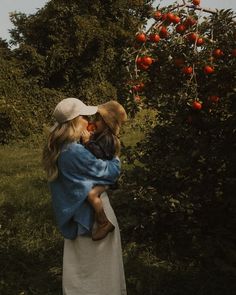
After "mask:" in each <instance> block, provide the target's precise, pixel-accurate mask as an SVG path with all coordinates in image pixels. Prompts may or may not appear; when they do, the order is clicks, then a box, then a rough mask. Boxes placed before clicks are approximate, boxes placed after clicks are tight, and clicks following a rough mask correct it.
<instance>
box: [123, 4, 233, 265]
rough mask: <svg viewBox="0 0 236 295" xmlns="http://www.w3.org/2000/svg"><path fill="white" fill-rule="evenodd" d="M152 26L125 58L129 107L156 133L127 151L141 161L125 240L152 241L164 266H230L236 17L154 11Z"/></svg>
mask: <svg viewBox="0 0 236 295" xmlns="http://www.w3.org/2000/svg"><path fill="white" fill-rule="evenodd" d="M150 19H151V20H152V25H151V26H150V27H149V28H148V29H145V27H141V28H140V30H139V31H138V32H137V34H136V35H135V36H133V40H134V42H133V45H132V46H131V47H129V48H128V49H127V51H126V53H125V59H126V62H127V71H128V79H127V84H126V86H125V87H126V90H127V96H128V99H127V106H128V107H129V108H130V110H131V112H135V111H136V110H138V109H140V108H143V107H148V108H151V109H155V110H156V111H157V117H156V126H155V127H154V128H150V132H149V133H148V134H147V136H146V138H145V139H144V140H143V141H142V142H140V143H139V144H138V145H137V146H136V150H135V151H134V150H133V151H132V152H131V153H128V154H127V161H129V162H132V163H136V165H135V168H134V171H133V172H131V173H130V172H129V173H128V175H126V177H125V178H124V179H125V182H126V183H127V182H128V184H126V186H127V187H126V191H127V192H128V195H129V198H128V197H127V196H126V197H125V198H126V199H124V200H123V202H124V204H127V205H129V206H128V208H129V209H128V210H127V218H128V220H131V219H132V218H131V216H133V221H134V220H135V222H130V223H128V224H126V226H125V228H124V230H126V231H127V232H128V233H129V235H128V236H127V240H128V241H132V240H133V239H135V240H136V241H139V242H140V243H142V241H145V243H146V244H148V243H150V245H152V246H154V248H155V249H156V251H157V252H158V255H159V257H162V258H163V259H167V258H168V259H170V260H172V261H173V260H174V261H176V260H181V261H194V263H200V264H201V263H205V262H207V263H208V265H215V264H216V263H217V259H218V258H219V256H218V255H219V253H221V255H222V256H221V259H222V260H224V261H226V260H227V259H228V257H227V255H228V253H229V252H230V251H232V252H230V253H234V254H232V257H231V258H232V261H234V262H229V261H228V262H227V263H228V264H229V265H232V263H235V258H233V257H235V256H234V255H235V251H233V243H234V240H233V231H234V230H235V223H234V221H235V217H234V216H235V213H236V210H235V209H236V202H235V196H234V195H235V189H236V174H235V167H236V133H235V126H236V125H235V123H236V114H235V111H236V94H235V87H236V84H235V81H236V80H235V78H236V71H235V70H236V44H235V41H236V27H235V14H234V12H233V11H232V10H230V9H229V10H216V9H208V8H204V7H202V6H201V3H200V1H197V0H195V1H194V0H193V1H179V2H177V3H173V5H170V6H168V7H160V6H158V7H156V8H155V9H154V10H153V12H152V14H151V15H150ZM143 124H145V122H143ZM137 162H138V164H137ZM127 179H129V181H127ZM124 185H125V184H124ZM121 208H122V206H121ZM137 212H139V214H138V215H137ZM122 222H123V223H124V224H125V220H124V221H123V220H122ZM130 232H132V234H130ZM219 241H221V242H220V243H219ZM220 266H222V268H223V263H222V265H220Z"/></svg>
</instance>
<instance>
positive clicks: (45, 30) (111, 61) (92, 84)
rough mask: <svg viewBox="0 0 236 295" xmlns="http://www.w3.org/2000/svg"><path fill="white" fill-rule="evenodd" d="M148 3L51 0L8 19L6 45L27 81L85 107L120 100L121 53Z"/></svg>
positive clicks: (144, 14) (138, 23) (143, 16)
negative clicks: (33, 11) (32, 80)
mask: <svg viewBox="0 0 236 295" xmlns="http://www.w3.org/2000/svg"><path fill="white" fill-rule="evenodd" d="M151 3H152V1H134V0H130V1H123V0H119V1H99V0H96V1H90V0H87V1H72V0H71V1H63V0H52V1H50V2H48V3H47V4H46V5H45V7H43V8H42V9H40V10H39V11H38V12H37V13H36V14H34V15H29V16H26V15H25V14H21V13H14V14H12V15H11V20H12V22H13V24H14V25H15V28H14V29H13V30H12V31H11V36H12V40H11V43H12V44H14V45H17V46H18V48H17V49H16V50H15V52H14V53H15V56H16V57H17V58H18V59H19V60H21V61H22V66H23V68H24V71H25V73H26V76H27V77H30V78H32V77H34V78H35V80H36V82H37V83H38V84H39V85H40V86H43V87H47V88H55V89H60V91H63V92H65V93H66V95H73V96H76V97H78V98H83V100H85V101H89V102H90V103H92V102H93V103H97V102H103V101H104V100H107V98H108V97H113V98H116V97H120V96H122V95H121V93H122V87H121V82H122V79H123V76H124V73H125V71H124V64H123V61H122V53H123V50H124V48H125V47H126V46H127V43H128V42H129V40H130V37H132V36H133V34H134V33H135V32H136V30H137V27H138V26H139V25H140V23H141V22H142V21H143V20H144V18H145V17H146V16H147V13H148V11H149V10H150V9H151V8H150V4H151Z"/></svg>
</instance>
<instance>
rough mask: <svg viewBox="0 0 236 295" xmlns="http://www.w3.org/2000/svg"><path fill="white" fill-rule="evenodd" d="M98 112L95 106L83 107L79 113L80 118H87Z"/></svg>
mask: <svg viewBox="0 0 236 295" xmlns="http://www.w3.org/2000/svg"><path fill="white" fill-rule="evenodd" d="M97 111H98V107H97V106H84V107H83V108H82V110H81V111H80V115H81V116H89V115H94V114H96V113H97Z"/></svg>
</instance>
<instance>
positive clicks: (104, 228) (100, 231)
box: [92, 221, 115, 241]
mask: <svg viewBox="0 0 236 295" xmlns="http://www.w3.org/2000/svg"><path fill="white" fill-rule="evenodd" d="M114 229H115V227H114V225H113V224H112V223H111V222H110V221H107V222H105V223H103V224H98V228H97V230H96V232H95V233H93V234H92V240H93V241H99V240H102V239H104V238H105V237H106V236H107V235H108V234H109V233H110V232H113V230H114Z"/></svg>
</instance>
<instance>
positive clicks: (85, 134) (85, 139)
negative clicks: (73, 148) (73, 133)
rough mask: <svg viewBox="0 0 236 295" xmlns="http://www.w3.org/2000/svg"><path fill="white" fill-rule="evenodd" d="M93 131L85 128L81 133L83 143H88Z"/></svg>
mask: <svg viewBox="0 0 236 295" xmlns="http://www.w3.org/2000/svg"><path fill="white" fill-rule="evenodd" d="M91 135H92V134H91V132H89V131H87V130H84V131H83V132H82V133H81V140H82V143H83V144H85V143H87V142H88V141H89V140H90V138H91Z"/></svg>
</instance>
